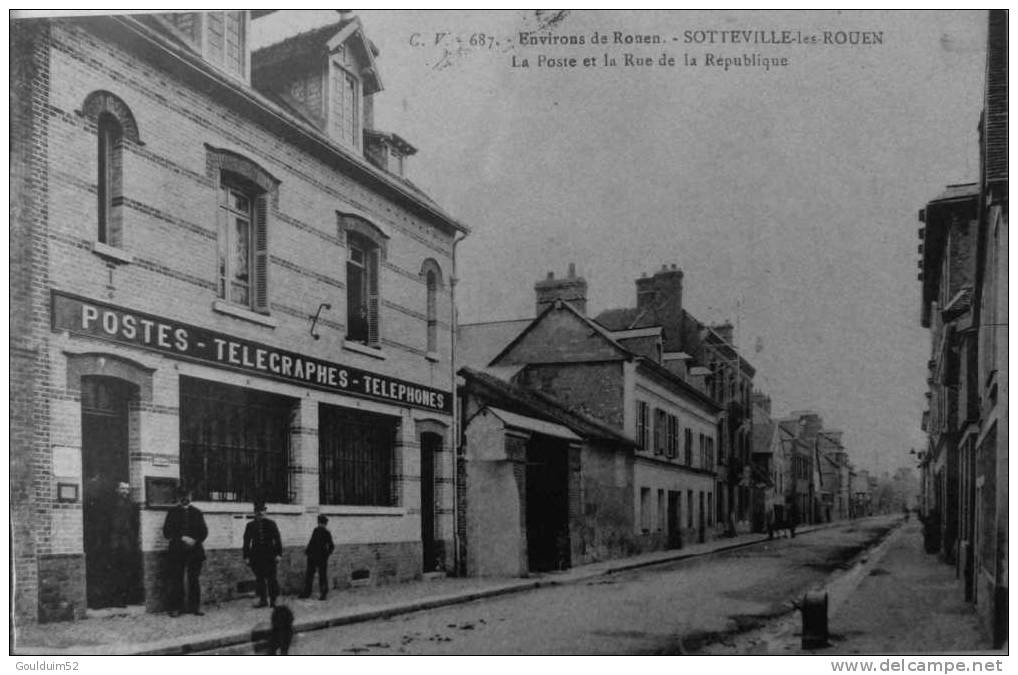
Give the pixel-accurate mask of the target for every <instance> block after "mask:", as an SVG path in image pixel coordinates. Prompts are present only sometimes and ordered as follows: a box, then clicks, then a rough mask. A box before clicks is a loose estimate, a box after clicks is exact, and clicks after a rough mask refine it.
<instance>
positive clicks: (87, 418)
mask: <svg viewBox="0 0 1018 675" xmlns="http://www.w3.org/2000/svg"><path fill="white" fill-rule="evenodd" d="M276 18H277V16H276V13H275V12H274V11H250V12H249V11H239V10H237V11H235V10H222V11H208V12H181V13H173V14H149V15H143V14H134V15H130V16H102V17H100V16H93V17H78V18H50V19H37V20H25V21H18V22H16V23H15V24H14V25H13V27H12V51H11V53H12V58H13V60H12V71H11V84H12V107H11V126H12V134H11V180H12V219H11V236H10V245H11V274H10V283H11V292H10V299H11V309H10V322H11V333H10V357H11V361H10V368H11V392H10V394H11V395H10V401H11V442H10V494H11V541H12V546H11V551H12V553H11V555H12V560H11V565H12V574H13V583H12V595H13V612H14V616H15V618H16V620H18V621H26V620H27V621H36V620H39V621H52V620H63V619H74V618H81V617H83V616H85V615H86V612H87V611H88V610H90V609H99V608H103V607H107V606H110V605H112V604H114V603H116V602H117V601H118V598H117V597H114V596H113V594H112V593H111V592H110V590H109V589H110V588H111V586H112V584H110V583H109V577H110V576H111V575H115V576H122V577H126V578H128V579H130V580H131V583H132V584H133V585H134V588H133V589H132V590H131V592H130V594H129V595H130V597H131V598H133V599H135V600H136V601H137V602H142V603H144V605H145V607H146V609H147V610H148V611H160V610H162V609H163V608H164V607H165V602H166V598H165V592H164V591H165V585H166V579H167V569H166V556H165V550H166V542H165V540H164V538H163V536H162V523H163V519H164V518H165V514H166V511H167V509H168V507H169V506H170V505H171V504H172V502H173V493H174V490H175V488H176V487H177V486H179V485H181V484H182V485H184V486H186V487H187V488H189V489H190V490H191V491H192V492H193V495H194V499H195V503H196V505H197V506H198V507H199V508H200V509H201V510H202V511H203V512H204V513H205V516H206V520H207V522H208V528H209V538H208V540H207V541H206V542H205V548H206V551H207V556H208V559H207V561H206V563H205V571H204V573H203V574H202V577H201V579H202V596H203V597H204V598H206V599H207V600H208V601H210V602H217V601H225V600H229V599H231V598H236V597H239V596H243V595H245V594H247V593H250V592H251V588H250V586H251V583H250V581H251V580H250V577H249V571H248V570H247V569H246V567H245V566H244V564H243V560H242V558H241V556H240V554H239V548H240V544H241V537H242V533H243V531H244V527H245V525H246V522H247V520H248V518H250V517H251V516H250V511H251V501H253V500H264V501H266V502H267V503H268V510H269V512H270V514H271V516H272V517H273V519H274V520H275V521H276V522H277V524H278V525H279V529H280V532H281V535H282V539H283V544H284V551H283V559H282V561H281V563H280V584H281V587H282V589H283V592H284V593H286V592H292V591H296V590H297V589H298V588H299V586H300V584H301V575H302V573H303V570H304V557H303V550H304V545H305V543H306V541H307V536H308V533H309V532H310V531H311V530H312V528H313V527H314V525H315V522H316V518H317V516H318V515H327V516H329V518H330V521H329V523H330V525H329V526H330V529H331V530H332V533H333V536H334V538H335V540H336V542H337V554H336V558H335V563H334V564H333V565H331V566H330V574H331V576H332V578H331V579H330V583H331V584H332V585H333V586H335V587H346V586H350V585H354V584H366V583H368V584H375V583H389V582H396V581H402V580H408V579H414V578H420V577H421V576H422V575H424V574H431V573H447V574H471V575H524V574H530V573H533V572H537V571H544V570H554V569H561V568H564V567H569V566H572V565H579V564H583V563H587V562H592V561H595V560H602V559H606V558H611V557H619V556H625V555H629V554H632V553H634V552H639V551H646V550H655V549H662V548H668V547H679V546H684V545H687V544H688V543H690V542H698V541H705V540H707V539H710V538H713V537H717V536H722V535H730V534H734V533H737V532H741V531H747V530H749V529H752V528H757V529H761V528H762V527H763V523H764V520H765V509H766V508H767V506H768V505H771V504H776V503H778V502H780V501H781V498H782V496H785V497H786V498H789V499H791V501H792V502H795V503H797V504H798V508H799V509H800V511H801V512H802V513H803V514H805V515H804V516H803V519H805V520H811V519H814V518H820V517H821V516H823V517H827V518H834V517H839V514H842V513H843V512H844V503H843V499H844V498H845V495H844V492H845V488H844V486H843V483H842V482H838V481H841V478H840V477H839V476H841V475H842V473H843V468H844V467H845V466H847V464H846V462H847V460H845V459H844V457H843V455H844V452H843V448H842V447H841V445H840V436H838V435H837V434H836V433H834V432H826V436H825V435H824V433H821V432H820V428H821V427H822V425H819V426H817V425H818V424H819V422H818V421H817V422H816V423H813V425H812V426H809V425H807V426H808V427H809V429H810V430H811V431H809V433H806V434H805V435H803V434H804V433H805V432H803V431H801V430H799V429H797V428H795V427H794V426H792V427H788V428H787V429H786V428H785V427H786V425H785V424H784V422H782V421H780V420H779V421H778V422H777V423H776V424H775V426H774V432H773V434H771V435H770V436H768V437H767V438H765V439H764V441H761V442H762V443H763V442H765V441H766V442H767V443H769V445H767V446H766V447H764V446H761V450H760V453H761V454H763V455H769V456H771V457H774V458H775V460H774V461H775V464H774V465H773V466H772V465H767V464H761V463H760V462H759V461H758V460H759V457H757V449H756V448H755V446H754V439H755V438H757V436H758V434H757V431H756V428H755V425H756V424H757V423H756V421H755V418H754V415H755V412H754V404H753V400H754V387H753V378H754V375H755V370H754V368H753V366H752V365H751V364H750V363H749V362H748V361H747V360H746V359H745V358H744V357H743V356H742V355H741V354H740V353H739V352H738V350H737V349H736V348H735V346H734V335H733V328H732V326H731V324H730V323H725V324H720V325H708V324H706V323H703V322H701V321H699V320H697V319H696V318H695V317H694V316H692V315H691V314H690V313H689V312H688V311H686V309H685V308H684V306H683V299H682V294H683V273H682V271H681V270H679V269H677V268H676V267H675V266H674V265H672V266H669V267H664V268H662V269H661V270H659V271H657V272H655V273H654V274H652V275H651V276H644V277H641V278H639V279H637V280H636V284H635V304H634V306H631V307H625V308H617V309H610V310H607V311H602V312H600V313H598V314H596V315H594V316H590V315H588V311H587V284H586V281H585V280H584V279H583V278H581V277H578V276H577V275H576V273H575V269H572V268H570V271H569V273H568V274H567V275H566V276H565V277H562V278H555V277H554V275H551V274H549V276H548V278H546V279H542V280H540V281H539V282H537V284H536V285H535V296H536V297H535V313H534V316H533V317H528V318H526V319H521V320H518V321H504V322H493V323H483V324H473V325H464V326H457V323H456V313H455V289H456V278H455V265H456V257H455V252H456V245H457V243H458V242H459V241H460V240H461V239H462V238H463V237H464V236H466V235H467V234H468V233H469V232H470V230H469V228H468V227H467V226H466V225H465V224H463V223H461V222H459V221H458V220H456V219H455V218H453V217H452V216H450V215H449V214H448V213H446V212H445V211H444V210H443V209H442V208H441V207H440V206H439V205H438V204H436V203H435V202H434V201H433V200H432V199H431V198H430V197H429V196H428V195H427V194H425V193H424V192H423V191H422V190H421V189H420V188H419V187H418V186H416V185H415V184H414V183H413V182H412V181H411V180H410V179H409V175H410V171H409V168H410V159H411V157H412V156H413V155H414V154H415V152H416V150H415V148H414V146H413V145H411V143H410V142H409V141H407V140H406V139H404V138H402V137H401V136H399V135H397V134H395V133H392V132H390V131H387V130H383V129H379V128H377V127H376V125H375V122H374V109H375V98H374V97H375V95H376V94H378V93H379V92H380V91H382V79H381V72H380V68H379V65H378V59H379V56H380V54H379V50H378V49H377V47H376V46H375V45H374V43H372V41H371V40H370V39H369V38H368V37H367V35H366V33H365V30H364V26H363V25H362V24H361V22H360V20H359V19H357V18H356V17H354V16H352V15H350V14H349V13H339V14H337V15H336V17H335V20H334V21H332V22H330V23H328V24H326V25H322V26H319V27H316V28H314V29H311V30H307V31H305V32H302V33H300V34H298V35H294V36H290V37H288V38H286V39H280V40H277V41H275V42H272V43H270V44H265V45H261V46H259V47H258V48H253V47H252V44H251V39H250V36H251V35H252V34H253V33H254V30H253V29H254V27H255V24H256V23H257V22H273V21H275V20H276ZM263 32H266V31H263ZM267 32H268V33H271V31H267ZM817 420H819V418H817ZM797 421H798V418H797ZM768 424H769V423H768ZM814 427H815V428H814ZM789 434H791V435H789ZM764 435H765V436H766V434H764ZM800 436H801V437H800ZM821 437H823V438H825V439H826V440H824V441H823V442H822V444H823V448H824V450H823V453H824V454H823V455H822V456H823V457H831V458H832V461H834V462H836V463H837V462H840V464H837V466H838V467H839V468H837V469H836V470H833V473H832V470H831V469H827V468H826V467H823V468H822V469H820V470H818V474H817V475H818V477H819V476H820V474H823V476H824V479H823V480H819V479H818V480H814V479H813V478H811V476H812V474H813V472H814V469H815V467H816V466H817V463H816V462H817V459H816V458H818V457H821V455H819V454H817V453H818V452H819V448H820V447H821V441H820V440H819V439H820V438H821ZM775 439H776V441H777V444H778V445H777V446H775V445H773V442H774V441H775ZM779 463H780V466H779ZM832 466H833V465H832ZM824 472H826V473H824ZM120 482H124V483H127V484H128V485H129V487H130V496H131V499H132V501H133V502H134V504H136V507H137V515H138V530H137V537H136V541H134V542H133V544H134V547H135V554H136V555H134V556H130V557H125V558H124V560H131V561H132V562H130V563H129V564H130V565H131V566H132V569H123V568H114V567H111V566H110V565H109V564H108V558H109V556H108V550H107V542H106V540H105V538H104V537H105V534H104V533H107V532H108V526H107V524H106V522H105V520H104V519H105V518H106V511H105V510H104V504H106V503H108V500H109V497H110V495H111V493H112V490H113V489H114V487H115V486H116V485H117V484H118V483H120ZM835 485H837V487H834V486H835ZM824 486H828V487H824ZM768 490H769V491H770V492H769V496H767V495H764V493H765V492H767V491H768ZM825 490H826V492H825ZM816 504H820V505H824V506H825V507H829V508H828V510H827V511H824V510H822V509H821V510H817V506H816ZM817 514H819V515H817ZM125 564H128V563H125Z"/></svg>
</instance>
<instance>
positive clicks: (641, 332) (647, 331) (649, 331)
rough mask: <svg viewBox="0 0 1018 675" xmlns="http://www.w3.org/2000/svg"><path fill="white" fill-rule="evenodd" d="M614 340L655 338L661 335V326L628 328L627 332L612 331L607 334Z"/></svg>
mask: <svg viewBox="0 0 1018 675" xmlns="http://www.w3.org/2000/svg"><path fill="white" fill-rule="evenodd" d="M609 335H611V336H612V337H613V338H615V339H616V340H626V339H628V338H638V337H655V336H658V335H661V326H648V327H646V328H630V329H629V330H613V331H611V332H610V333H609Z"/></svg>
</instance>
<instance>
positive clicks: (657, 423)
mask: <svg viewBox="0 0 1018 675" xmlns="http://www.w3.org/2000/svg"><path fill="white" fill-rule="evenodd" d="M665 424H666V422H665V411H664V410H661V409H660V408H655V409H654V454H655V455H661V454H664V451H665Z"/></svg>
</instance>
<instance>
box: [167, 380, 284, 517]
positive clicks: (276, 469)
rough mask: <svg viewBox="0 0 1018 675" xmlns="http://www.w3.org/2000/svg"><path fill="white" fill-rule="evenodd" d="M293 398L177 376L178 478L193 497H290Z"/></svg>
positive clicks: (246, 499) (226, 499) (275, 499)
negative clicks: (178, 409) (191, 491)
mask: <svg viewBox="0 0 1018 675" xmlns="http://www.w3.org/2000/svg"><path fill="white" fill-rule="evenodd" d="M296 405H297V402H296V401H295V400H293V399H290V398H286V397H283V396H277V395H274V394H267V393H264V392H260V391H255V390H253V389H244V388H241V387H233V386H228V385H225V384H219V383H217V382H208V381H205V380H198V379H193V378H189V377H181V378H180V464H181V466H180V477H181V480H182V481H183V483H184V485H186V486H187V487H189V488H191V489H192V490H193V491H194V497H195V499H199V500H210V501H224V502H250V501H253V500H255V499H262V500H265V501H268V502H276V503H284V504H285V503H289V502H291V501H293V494H292V493H291V485H290V473H289V468H288V467H289V464H290V419H291V415H292V411H293V409H294V406H296Z"/></svg>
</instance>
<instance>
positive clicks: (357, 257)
mask: <svg viewBox="0 0 1018 675" xmlns="http://www.w3.org/2000/svg"><path fill="white" fill-rule="evenodd" d="M346 321H347V330H346V339H347V340H350V341H351V342H359V343H362V344H365V345H370V346H377V345H378V343H379V336H378V247H377V246H375V244H374V242H372V241H371V240H370V239H368V238H367V237H365V236H363V235H361V234H358V233H357V232H349V233H347V258H346Z"/></svg>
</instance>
